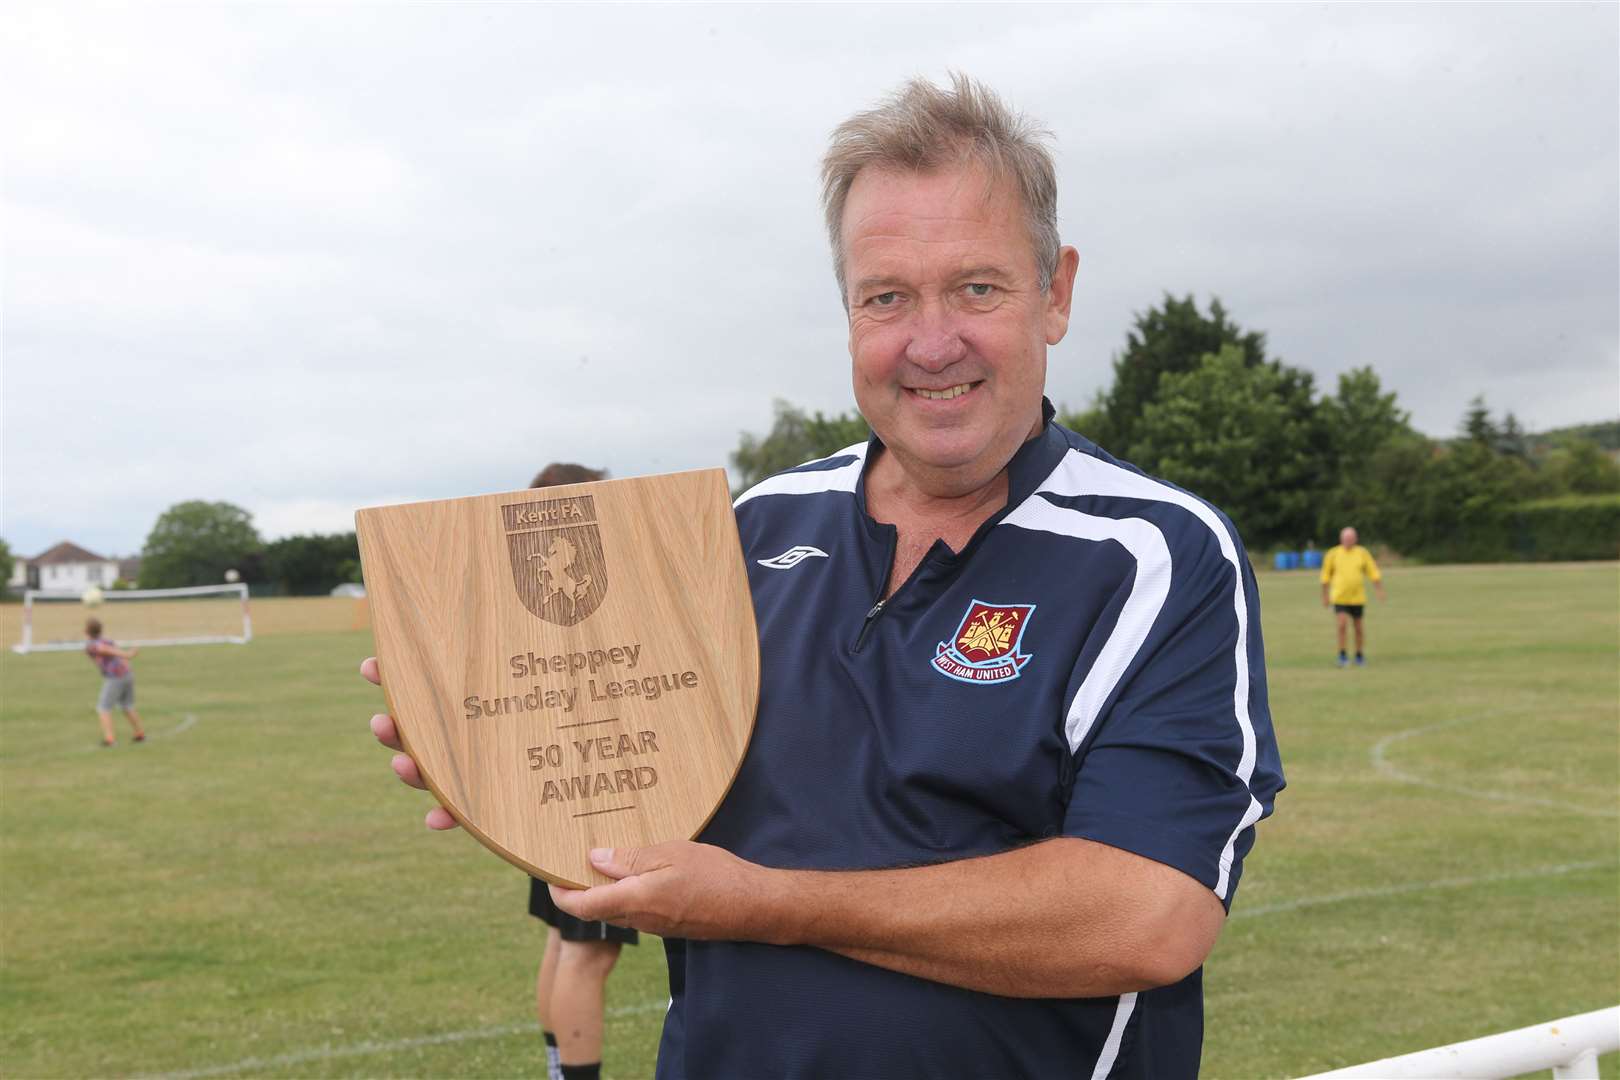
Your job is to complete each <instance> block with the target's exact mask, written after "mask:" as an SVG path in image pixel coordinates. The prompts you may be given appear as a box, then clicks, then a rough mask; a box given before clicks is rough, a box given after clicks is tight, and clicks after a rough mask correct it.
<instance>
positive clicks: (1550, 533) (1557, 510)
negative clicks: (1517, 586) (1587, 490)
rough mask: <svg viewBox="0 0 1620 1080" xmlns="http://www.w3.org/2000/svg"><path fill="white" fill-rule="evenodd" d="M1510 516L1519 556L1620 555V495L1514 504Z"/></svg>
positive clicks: (1549, 558)
mask: <svg viewBox="0 0 1620 1080" xmlns="http://www.w3.org/2000/svg"><path fill="white" fill-rule="evenodd" d="M1509 517H1510V519H1511V521H1512V525H1513V529H1512V533H1513V546H1514V547H1515V549H1516V552H1515V554H1516V556H1517V557H1518V558H1521V559H1534V560H1537V561H1555V560H1556V561H1563V560H1574V559H1614V558H1620V494H1612V495H1561V496H1559V497H1557V498H1553V499H1537V500H1535V501H1533V502H1527V503H1520V504H1519V505H1518V506H1515V507H1513V508H1512V509H1511V510H1510V512H1509Z"/></svg>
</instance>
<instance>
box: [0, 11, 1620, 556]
mask: <svg viewBox="0 0 1620 1080" xmlns="http://www.w3.org/2000/svg"><path fill="white" fill-rule="evenodd" d="M4 20H5V22H6V24H7V26H6V33H5V34H4V35H3V42H4V43H3V44H0V100H4V101H5V103H6V105H5V108H4V128H3V133H4V143H3V152H4V179H3V184H4V187H3V208H0V213H3V218H0V229H3V231H0V243H3V252H4V279H3V286H4V292H3V312H0V314H3V323H0V328H3V340H0V345H3V421H4V432H3V452H4V459H3V483H4V487H3V490H0V512H3V518H0V536H3V537H4V538H5V539H6V540H7V541H9V542H10V543H11V545H12V548H13V550H15V551H19V552H21V553H24V554H30V555H31V554H35V553H37V552H38V551H40V550H42V549H43V548H45V547H46V546H48V545H50V544H52V543H54V542H56V541H57V540H60V539H72V540H75V541H77V542H78V543H81V544H83V545H85V546H87V547H90V548H91V549H93V550H97V551H99V552H102V553H115V554H126V553H132V552H134V551H137V550H138V549H139V548H140V546H141V543H142V541H143V539H144V537H145V535H146V533H147V531H148V530H149V529H150V528H151V525H152V523H153V521H154V519H155V518H156V516H157V515H158V514H159V513H160V512H161V511H162V510H163V509H164V508H165V507H167V506H169V505H170V504H172V503H174V502H178V501H180V500H183V499H192V498H201V499H223V500H228V501H231V502H234V503H237V504H239V505H242V506H244V507H247V508H248V509H249V510H251V511H252V512H253V514H254V517H255V520H256V522H257V523H258V525H259V527H260V529H261V531H263V532H264V533H265V535H266V536H267V537H274V536H279V535H285V534H287V533H290V532H303V531H312V530H314V531H331V530H339V529H347V528H349V527H351V520H352V518H351V515H352V513H353V511H354V509H355V508H356V507H358V506H364V505H370V504H376V503H382V502H396V501H403V500H409V499H420V498H433V497H445V496H453V495H465V494H474V493H478V492H485V491H498V490H504V489H510V488H514V487H521V486H522V485H523V484H524V483H526V482H527V480H528V478H529V477H530V475H531V474H532V473H533V472H534V471H535V470H536V469H537V468H538V467H539V466H541V465H543V464H545V463H546V462H548V461H552V460H576V461H581V462H584V463H586V464H591V465H601V466H606V467H608V468H609V469H611V470H612V471H613V473H614V474H615V475H619V476H628V475H634V474H637V473H643V472H655V471H668V470H674V469H682V468H694V467H699V466H706V465H719V464H723V463H724V462H725V460H726V455H727V453H728V452H729V451H730V450H731V449H732V448H734V447H735V445H736V442H737V435H738V433H739V432H740V431H743V430H752V431H763V430H765V429H766V428H767V426H768V425H769V422H770V415H771V401H772V399H773V398H786V399H788V400H791V401H793V402H796V403H799V404H801V405H804V406H807V407H812V408H819V409H824V410H841V409H845V408H849V407H851V406H852V400H851V397H850V392H849V374H848V366H847V365H848V356H847V352H846V349H845V343H844V326H843V315H842V312H841V310H840V308H839V306H838V302H837V296H836V291H835V287H834V284H833V280H832V276H831V272H830V269H829V264H828V258H827V254H826V250H825V244H824V240H823V235H822V232H821V224H820V220H819V216H818V210H817V206H816V184H815V171H816V164H817V158H818V156H819V154H820V152H821V149H822V146H823V143H824V140H825V138H826V135H827V133H828V131H829V130H830V129H831V128H832V127H833V126H834V125H835V124H836V123H838V121H839V120H841V119H842V118H843V117H845V116H846V115H848V114H849V113H850V112H852V111H854V110H856V109H858V108H861V107H864V106H866V105H868V104H870V103H872V102H873V101H874V100H875V99H876V98H878V97H879V96H880V95H881V94H883V93H884V92H886V91H888V90H890V89H892V88H893V87H894V86H895V85H897V84H898V83H899V82H900V81H902V80H904V79H906V78H908V77H910V76H913V75H923V76H928V77H931V78H936V79H939V78H943V77H944V75H945V74H946V73H947V72H948V71H950V70H953V69H957V70H962V71H965V72H967V73H969V74H972V75H974V76H976V77H978V78H981V79H983V80H985V81H987V82H989V83H990V84H992V85H993V86H995V87H996V88H998V89H999V90H1000V91H1001V92H1002V93H1003V94H1004V95H1005V96H1006V97H1007V98H1009V99H1010V100H1011V101H1012V102H1013V103H1014V104H1016V105H1017V106H1019V107H1020V108H1022V109H1024V110H1025V111H1027V112H1029V113H1031V114H1032V115H1034V116H1036V117H1038V118H1040V119H1041V120H1043V121H1044V122H1045V123H1046V125H1047V126H1048V127H1050V128H1051V129H1052V131H1053V132H1054V133H1055V135H1056V137H1057V144H1056V151H1057V156H1058V167H1059V182H1060V187H1061V193H1062V194H1061V205H1060V212H1061V224H1062V228H1063V231H1064V238H1065V240H1066V242H1069V243H1073V244H1075V245H1076V246H1077V247H1079V249H1080V252H1081V269H1080V280H1079V286H1078V293H1077V300H1076V312H1075V315H1076V317H1075V320H1074V323H1073V325H1072V327H1071V330H1070V333H1069V337H1068V338H1067V340H1065V341H1064V342H1063V343H1062V344H1061V345H1060V346H1058V347H1057V348H1056V349H1055V350H1054V353H1053V355H1052V358H1051V376H1050V385H1049V391H1050V393H1051V395H1052V397H1053V398H1054V399H1055V400H1057V401H1059V402H1060V403H1064V404H1068V405H1071V406H1078V405H1082V404H1084V403H1085V402H1087V401H1088V400H1089V399H1090V397H1091V396H1092V394H1093V393H1095V392H1096V390H1097V389H1098V388H1099V387H1101V386H1103V385H1104V384H1105V383H1106V381H1107V379H1108V375H1109V360H1110V358H1111V356H1112V355H1113V354H1114V353H1115V352H1116V351H1117V350H1118V349H1119V347H1120V345H1121V343H1122V341H1123V339H1124V335H1125V332H1126V329H1127V327H1128V326H1129V324H1130V320H1131V316H1132V313H1133V312H1135V311H1140V310H1142V309H1143V308H1145V307H1147V306H1149V305H1151V304H1153V303H1155V302H1156V301H1157V300H1158V299H1159V298H1160V297H1161V295H1162V294H1163V293H1164V292H1165V291H1166V290H1169V291H1171V292H1175V293H1177V294H1183V293H1187V292H1192V293H1195V294H1197V295H1198V296H1199V298H1200V300H1201V301H1207V299H1208V297H1210V296H1211V295H1217V296H1219V297H1220V298H1221V299H1222V301H1223V302H1225V304H1226V305H1227V307H1228V308H1229V309H1230V310H1231V311H1232V312H1233V313H1234V315H1235V316H1236V317H1237V319H1238V320H1239V321H1240V322H1242V323H1243V324H1244V325H1245V326H1248V327H1253V328H1258V329H1262V330H1264V331H1266V332H1267V334H1268V335H1269V340H1270V345H1271V348H1272V351H1273V352H1274V354H1276V355H1279V356H1281V357H1283V358H1284V359H1286V360H1287V361H1289V362H1290V363H1293V364H1297V365H1300V366H1303V367H1306V368H1309V369H1310V370H1312V371H1314V372H1315V373H1316V375H1317V378H1318V383H1319V385H1324V386H1328V387H1331V386H1332V385H1334V383H1335V380H1336V378H1337V376H1338V374H1339V373H1340V372H1343V371H1345V370H1346V369H1348V368H1351V367H1355V366H1358V365H1362V364H1372V365H1373V366H1374V367H1376V369H1377V370H1378V372H1379V374H1380V376H1381V377H1382V378H1383V380H1384V381H1385V384H1386V385H1387V386H1389V387H1392V388H1394V389H1395V390H1397V391H1398V392H1399V394H1400V399H1401V401H1402V402H1403V403H1404V405H1405V406H1406V407H1407V408H1408V409H1409V410H1410V411H1411V412H1412V414H1413V418H1414V421H1415V422H1416V424H1417V425H1418V426H1419V427H1420V428H1421V429H1423V430H1425V431H1428V432H1430V433H1434V434H1445V433H1449V432H1450V431H1451V430H1452V429H1453V427H1454V425H1455V422H1456V419H1457V417H1458V415H1459V414H1460V413H1461V411H1462V409H1463V408H1464V406H1465V404H1466V402H1467V400H1468V398H1469V397H1471V396H1472V395H1474V394H1477V393H1484V394H1485V395H1486V397H1487V400H1488V402H1489V403H1490V404H1492V405H1493V406H1495V407H1497V408H1511V409H1512V410H1513V411H1514V412H1515V413H1516V414H1517V415H1518V416H1519V417H1520V419H1521V420H1523V421H1524V422H1525V423H1526V424H1527V425H1528V426H1529V427H1531V428H1533V429H1540V428H1545V427H1551V426H1556V425H1561V424H1567V423H1574V422H1581V421H1588V420H1599V419H1605V418H1614V417H1615V416H1616V415H1617V413H1620V359H1617V357H1620V351H1617V348H1620V347H1617V341H1620V314H1617V307H1620V300H1617V296H1620V257H1617V245H1620V220H1617V202H1620V152H1617V149H1620V146H1617V144H1620V135H1617V132H1620V104H1617V102H1620V77H1617V71H1620V62H1617V59H1616V57H1617V47H1620V7H1616V6H1615V5H1613V4H1602V5H1597V4H1592V5H1577V4H1565V5H1545V6H1543V5H1525V6H1514V5H1492V6H1484V7H1469V6H1461V5H1428V6H1400V5H1376V6H1352V5H1335V6H1261V5H1256V6H1238V7H1222V6H1216V5H1199V6H1196V7H1193V6H1177V5H1159V6H1130V7H1115V6H1084V7H1055V6H1030V7H1017V6H1011V5H1005V6H984V7H977V6H948V7H924V6H894V7H857V6H797V7H795V6H788V5H773V6H770V7H742V6H714V7H709V6H681V7H612V8H594V7H593V8H586V7H554V6H543V7H542V6H518V5H490V6H478V5H473V4H458V5H432V6H428V5H416V6H409V7H406V6H397V5H378V4H366V5H358V4H353V5H330V6H320V5H298V6H280V5H259V6H253V7H246V6H235V5H231V6H226V5H218V6H213V7H206V6H188V7H159V6H154V5H135V6H120V7H94V8H92V7H89V6H82V7H81V6H72V7H69V6H67V5H57V4H53V5H49V6H41V7H33V8H19V7H8V9H7V14H6V15H5V16H4Z"/></svg>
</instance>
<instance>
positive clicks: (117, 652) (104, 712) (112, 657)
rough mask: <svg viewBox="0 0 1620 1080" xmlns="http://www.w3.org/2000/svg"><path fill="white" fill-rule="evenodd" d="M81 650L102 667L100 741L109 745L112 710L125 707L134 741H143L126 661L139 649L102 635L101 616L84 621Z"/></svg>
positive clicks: (132, 678)
mask: <svg viewBox="0 0 1620 1080" xmlns="http://www.w3.org/2000/svg"><path fill="white" fill-rule="evenodd" d="M84 636H85V637H86V638H87V639H88V640H86V641H85V643H84V654H85V655H86V656H88V657H89V658H90V662H91V663H93V664H95V665H96V667H97V668H98V669H100V671H101V696H100V697H99V698H97V699H96V716H97V717H99V718H100V720H101V745H102V746H112V745H114V744H115V743H116V742H117V741H118V740H117V739H116V738H115V737H114V733H113V722H112V711H113V710H114V709H122V710H124V715H125V716H126V717H128V718H129V724H130V727H132V728H134V729H135V741H136V742H145V741H146V730H145V729H144V728H142V727H141V714H140V713H138V712H136V711H135V673H134V672H132V671H131V670H130V668H129V662H130V661H131V660H133V659H135V654H136V653H137V652H139V651H140V650H139V649H120V648H119V647H118V646H117V645H116V644H114V643H113V642H112V641H110V640H108V639H107V638H104V637H102V636H101V620H100V619H91V620H90V621H89V622H87V623H85V624H84Z"/></svg>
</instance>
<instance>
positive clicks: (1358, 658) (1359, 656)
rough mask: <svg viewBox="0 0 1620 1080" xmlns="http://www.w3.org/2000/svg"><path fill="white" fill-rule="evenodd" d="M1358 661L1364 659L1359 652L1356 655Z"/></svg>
mask: <svg viewBox="0 0 1620 1080" xmlns="http://www.w3.org/2000/svg"><path fill="white" fill-rule="evenodd" d="M1356 659H1357V660H1360V659H1362V655H1361V654H1360V653H1359V652H1358V653H1356Z"/></svg>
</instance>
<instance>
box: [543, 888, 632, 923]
mask: <svg viewBox="0 0 1620 1080" xmlns="http://www.w3.org/2000/svg"><path fill="white" fill-rule="evenodd" d="M630 888H631V885H630V883H629V882H623V881H615V882H613V883H612V884H609V885H597V886H595V887H594V888H590V889H564V888H562V887H560V886H557V885H552V886H550V889H551V898H552V899H553V900H554V901H556V903H557V908H558V910H559V911H566V912H567V913H568V914H570V915H572V916H574V918H576V919H584V920H585V921H587V922H612V921H614V920H623V919H625V918H627V917H628V914H627V913H628V912H629V911H630V909H631V904H630V901H629V896H628V893H629V890H630Z"/></svg>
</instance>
